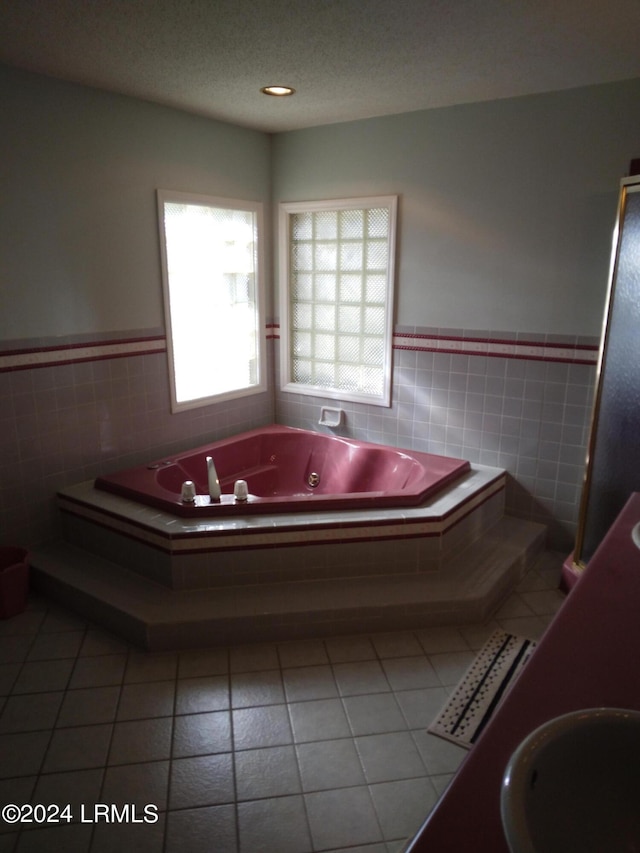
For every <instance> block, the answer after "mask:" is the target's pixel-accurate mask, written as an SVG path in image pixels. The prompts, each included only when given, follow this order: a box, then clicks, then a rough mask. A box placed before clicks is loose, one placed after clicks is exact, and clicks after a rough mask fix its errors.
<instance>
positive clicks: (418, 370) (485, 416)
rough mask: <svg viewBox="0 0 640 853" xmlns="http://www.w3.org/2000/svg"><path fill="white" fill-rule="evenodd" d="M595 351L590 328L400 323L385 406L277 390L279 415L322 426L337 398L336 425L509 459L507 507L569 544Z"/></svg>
mask: <svg viewBox="0 0 640 853" xmlns="http://www.w3.org/2000/svg"><path fill="white" fill-rule="evenodd" d="M597 355H598V342H597V340H596V339H594V338H569V337H562V336H560V335H549V336H541V335H527V334H519V335H513V334H508V333H495V334H492V336H491V337H490V338H489V337H487V335H486V333H483V332H473V331H470V330H467V331H465V332H462V331H461V330H459V329H458V330H454V329H425V328H412V329H409V328H406V327H404V328H397V329H396V331H395V334H394V368H393V399H392V405H391V408H389V409H386V408H381V407H378V406H367V405H363V404H357V403H344V404H339V403H336V401H335V400H329V399H326V400H325V399H322V398H319V397H306V396H302V395H300V394H292V393H284V392H282V391H278V392H277V395H276V415H277V418H278V420H279V421H280V422H282V423H286V424H289V425H290V426H299V427H306V428H310V429H318V428H319V427H318V418H319V414H320V407H321V406H322V405H329V406H336V405H340V406H341V407H342V408H343V409H344V411H345V413H346V421H345V425H344V427H343V428H341V430H340V432H341V434H344V435H352V436H354V437H357V438H361V439H366V440H369V441H375V442H380V443H385V444H393V445H397V446H400V447H407V448H412V449H414V450H426V451H427V452H430V453H440V454H444V455H447V456H459V457H462V458H464V459H468V460H470V461H471V462H478V463H480V464H484V465H493V466H498V467H501V468H505V469H506V470H507V471H508V473H509V475H510V477H509V481H508V490H507V511H508V512H509V513H510V514H512V515H516V516H519V517H522V518H528V519H531V520H534V521H540V522H543V523H545V524H547V525H548V528H549V545H550V546H551V547H555V548H558V549H566V550H567V553H568V552H569V551H570V550H571V547H572V544H573V540H574V533H575V526H576V521H577V511H578V503H579V497H580V489H581V486H582V478H583V475H584V463H585V458H586V447H587V440H588V433H589V427H590V421H591V409H592V401H593V391H594V384H595V374H596V361H597ZM278 356H279V347H277V349H276V361H278Z"/></svg>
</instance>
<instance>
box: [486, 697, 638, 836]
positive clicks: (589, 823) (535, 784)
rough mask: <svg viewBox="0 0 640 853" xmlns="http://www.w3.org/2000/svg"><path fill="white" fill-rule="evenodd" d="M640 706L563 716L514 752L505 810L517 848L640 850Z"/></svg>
mask: <svg viewBox="0 0 640 853" xmlns="http://www.w3.org/2000/svg"><path fill="white" fill-rule="evenodd" d="M639 798H640V712H638V711H628V710H624V709H621V708H588V709H585V710H581V711H574V712H572V713H570V714H565V715H563V716H561V717H555V718H554V719H552V720H549V721H548V722H546V723H544V724H543V725H542V726H540V728H538V729H536V730H535V731H533V732H531V734H529V735H528V736H527V737H526V738H525V739H524V740H523V741H522V743H521V744H520V746H519V747H518V748H517V749H516V751H515V752H514V753H513V755H512V756H511V758H510V760H509V763H508V764H507V768H506V770H505V774H504V778H503V781H502V791H501V797H500V811H501V815H502V825H503V827H504V833H505V836H506V839H507V842H508V844H509V849H510V850H511V853H573V851H575V853H618V851H620V853H623V851H624V853H634V851H640V799H639Z"/></svg>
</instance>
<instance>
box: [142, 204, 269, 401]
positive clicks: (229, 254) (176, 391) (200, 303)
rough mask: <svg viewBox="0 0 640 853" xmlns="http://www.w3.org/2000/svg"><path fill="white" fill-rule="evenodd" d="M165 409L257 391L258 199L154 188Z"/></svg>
mask: <svg viewBox="0 0 640 853" xmlns="http://www.w3.org/2000/svg"><path fill="white" fill-rule="evenodd" d="M158 213H159V224H160V244H161V248H162V273H163V286H164V301H165V319H166V325H167V351H168V354H169V368H170V369H169V373H170V377H171V407H172V411H174V412H176V411H181V410H183V409H189V408H194V407H196V406H203V405H208V404H209V403H212V402H214V401H219V400H222V399H229V398H232V397H239V396H244V395H245V394H252V393H256V392H257V391H262V390H264V389H265V387H266V382H265V379H264V364H265V359H264V352H263V349H264V334H263V332H262V330H263V329H264V318H263V312H262V303H263V299H262V285H261V276H260V268H261V264H260V250H259V241H260V239H261V235H260V231H261V228H262V225H261V220H262V208H261V205H260V204H259V203H256V202H247V201H232V200H229V199H216V198H211V197H208V196H193V195H188V194H183V193H174V192H165V191H162V190H159V191H158Z"/></svg>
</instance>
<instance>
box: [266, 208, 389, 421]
mask: <svg viewBox="0 0 640 853" xmlns="http://www.w3.org/2000/svg"><path fill="white" fill-rule="evenodd" d="M396 208H397V197H396V196H381V197H377V198H361V199H342V200H337V201H335V200H334V201H323V202H295V203H286V204H282V205H280V236H281V245H280V264H281V278H280V292H281V296H280V302H281V338H282V358H281V365H282V386H283V389H284V390H285V391H296V392H298V393H303V394H312V395H315V396H321V397H331V398H338V399H341V400H354V401H359V402H366V403H373V404H375V405H380V406H389V405H390V398H391V335H392V328H393V327H392V322H393V276H394V265H393V260H394V255H395V223H396Z"/></svg>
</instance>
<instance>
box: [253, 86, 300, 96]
mask: <svg viewBox="0 0 640 853" xmlns="http://www.w3.org/2000/svg"><path fill="white" fill-rule="evenodd" d="M260 91H261V92H262V94H263V95H273V96H274V97H276V98H285V97H286V96H287V95H293V94H295V91H296V90H295V89H292V88H291V86H263V87H262V89H260Z"/></svg>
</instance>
